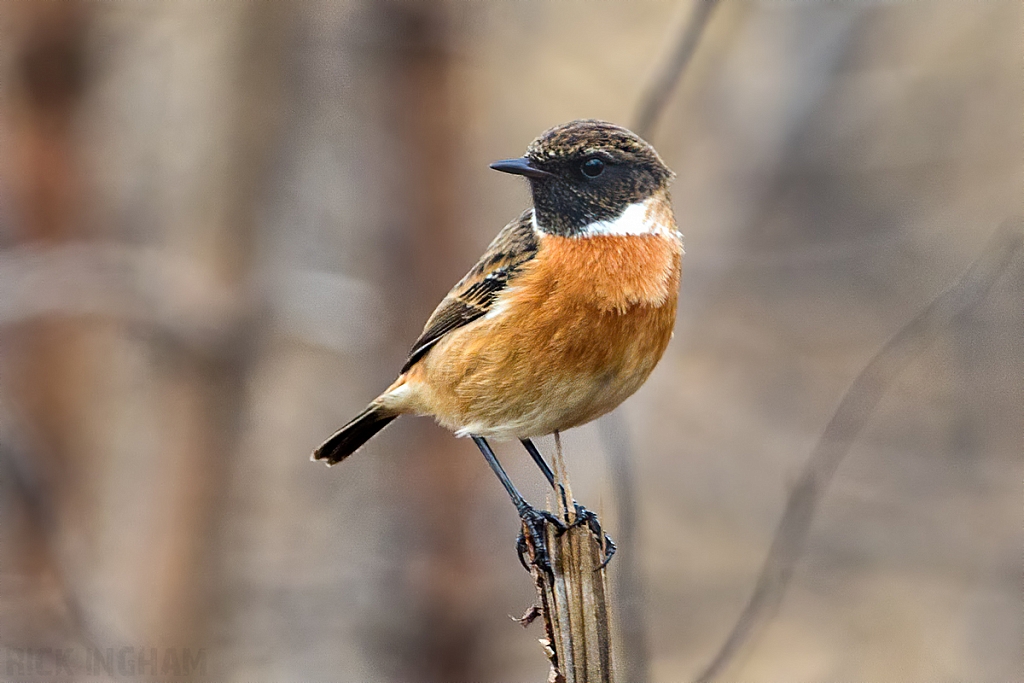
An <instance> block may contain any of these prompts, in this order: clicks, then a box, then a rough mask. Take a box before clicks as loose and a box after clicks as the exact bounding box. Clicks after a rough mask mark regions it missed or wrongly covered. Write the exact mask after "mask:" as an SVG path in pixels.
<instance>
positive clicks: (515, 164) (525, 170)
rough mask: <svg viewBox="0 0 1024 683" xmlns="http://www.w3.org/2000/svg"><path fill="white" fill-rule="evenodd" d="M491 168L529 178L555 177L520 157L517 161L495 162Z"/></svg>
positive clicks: (504, 160)
mask: <svg viewBox="0 0 1024 683" xmlns="http://www.w3.org/2000/svg"><path fill="white" fill-rule="evenodd" d="M491 168H493V169H494V170H495V171H501V172H502V173H512V174H514V175H524V176H526V177H527V178H551V177H553V176H554V174H553V173H548V172H547V171H544V170H542V169H539V168H537V167H536V166H534V165H533V164H532V163H530V160H529V159H527V158H526V157H518V158H516V159H503V160H502V161H495V162H494V163H493V164H491Z"/></svg>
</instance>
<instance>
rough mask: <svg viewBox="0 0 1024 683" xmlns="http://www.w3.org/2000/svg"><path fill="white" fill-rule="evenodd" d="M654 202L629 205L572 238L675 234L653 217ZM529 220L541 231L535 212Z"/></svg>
mask: <svg viewBox="0 0 1024 683" xmlns="http://www.w3.org/2000/svg"><path fill="white" fill-rule="evenodd" d="M654 201H655V198H654V197H650V198H648V199H646V200H644V201H642V202H636V203H635V204H630V205H629V206H627V207H626V208H625V209H623V211H622V213H620V214H619V215H618V216H616V217H615V218H611V219H608V220H605V221H594V222H593V223H591V224H590V225H588V226H587V227H585V228H583V230H581V231H580V232H578V233H576V234H575V235H574V237H594V236H597V235H670V234H672V233H673V232H675V231H674V230H673V228H672V226H671V225H665V224H664V223H663V222H662V221H659V220H657V218H656V217H655V216H657V215H658V214H659V213H660V212H658V211H652V210H651V209H652V208H653V207H652V206H651V204H652V203H653V202H654ZM531 220H532V221H533V227H534V229H535V230H541V231H543V228H542V227H540V226H539V225H537V214H536V212H534V213H533V215H532V216H531Z"/></svg>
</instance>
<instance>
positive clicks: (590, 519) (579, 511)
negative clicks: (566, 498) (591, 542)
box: [569, 500, 615, 569]
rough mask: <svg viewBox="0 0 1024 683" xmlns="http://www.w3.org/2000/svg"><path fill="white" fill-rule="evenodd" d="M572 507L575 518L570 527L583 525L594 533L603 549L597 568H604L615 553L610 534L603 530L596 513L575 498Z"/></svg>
mask: <svg viewBox="0 0 1024 683" xmlns="http://www.w3.org/2000/svg"><path fill="white" fill-rule="evenodd" d="M572 504H573V507H574V508H575V509H576V519H575V520H573V522H572V524H570V525H569V526H570V527H577V526H584V525H586V527H587V528H588V529H590V533H592V534H594V537H595V538H596V539H597V542H598V543H600V544H601V548H603V549H604V559H602V560H601V564H600V565H599V566H598V569H604V568H605V567H607V566H608V563H609V562H611V560H612V555H614V554H615V543H614V542H613V541H612V539H611V536H609V535H608V534H606V533H605V532H604V529H602V528H601V520H599V519H598V518H597V515H596V514H594V513H593V512H591V511H590V510H588V509H587V508H585V507H583V506H582V505H580V504H579V503H577V502H576V501H575V500H574V501H573V502H572Z"/></svg>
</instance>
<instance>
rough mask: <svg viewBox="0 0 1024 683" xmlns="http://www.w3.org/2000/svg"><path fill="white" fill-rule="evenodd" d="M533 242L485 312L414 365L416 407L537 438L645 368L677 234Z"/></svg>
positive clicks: (484, 429)
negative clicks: (528, 257) (529, 254)
mask: <svg viewBox="0 0 1024 683" xmlns="http://www.w3.org/2000/svg"><path fill="white" fill-rule="evenodd" d="M540 239H541V243H540V248H539V249H538V252H537V256H536V257H535V258H534V259H533V260H532V261H530V262H529V263H528V264H527V265H526V267H525V268H524V270H523V271H522V274H521V275H519V276H518V277H517V278H516V279H515V281H514V283H513V285H512V286H511V287H510V288H509V289H508V290H506V291H505V292H503V293H502V295H501V296H500V297H499V299H498V301H497V302H496V305H495V308H494V309H493V310H492V312H491V313H489V314H488V315H487V316H485V317H484V318H481V319H479V320H477V321H475V322H473V323H471V324H469V325H467V326H466V327H463V328H461V329H459V330H456V331H454V332H453V333H452V334H450V335H449V336H448V337H447V338H446V339H444V340H442V341H441V342H440V343H439V344H438V345H437V346H436V347H435V348H434V349H433V350H431V352H430V353H429V354H427V356H426V357H425V358H424V359H423V361H422V362H421V363H419V364H418V365H417V366H416V367H414V368H413V370H411V371H410V373H409V376H408V378H407V383H408V384H409V385H413V386H410V389H413V388H414V387H415V390H414V391H413V392H412V394H414V396H412V395H411V396H410V399H411V400H412V402H413V403H414V404H415V405H414V406H412V407H413V409H414V410H415V411H416V412H420V413H426V414H431V415H434V416H436V417H437V419H438V421H439V422H440V423H441V424H442V425H444V426H446V427H448V428H450V429H454V430H456V431H457V432H459V433H462V434H476V435H480V436H491V437H496V438H513V437H516V438H523V437H531V436H540V435H543V434H549V433H551V432H553V431H555V430H564V429H569V428H570V427H574V426H577V425H579V424H583V423H585V422H588V421H590V420H593V419H594V418H596V417H599V416H600V415H602V414H604V413H606V412H608V411H610V410H612V409H613V408H615V407H616V406H617V405H618V404H619V403H621V402H622V401H623V400H625V399H626V398H627V397H629V396H630V395H631V394H632V393H633V392H635V391H636V390H637V389H638V388H639V387H640V385H641V384H643V382H644V381H645V380H646V379H647V377H648V375H650V373H651V371H652V370H653V369H654V366H655V365H656V364H657V363H658V361H659V360H660V359H661V356H662V354H663V353H664V351H665V347H666V346H667V345H668V342H669V339H670V338H671V336H672V327H673V323H674V321H675V313H676V297H677V290H678V287H679V275H680V257H681V255H682V243H681V241H680V240H679V238H678V236H677V235H675V234H674V233H673V234H671V235H668V234H666V235H659V234H650V235H628V236H611V235H602V236H593V237H585V238H571V237H558V236H554V235H543V236H542V237H541V238H540Z"/></svg>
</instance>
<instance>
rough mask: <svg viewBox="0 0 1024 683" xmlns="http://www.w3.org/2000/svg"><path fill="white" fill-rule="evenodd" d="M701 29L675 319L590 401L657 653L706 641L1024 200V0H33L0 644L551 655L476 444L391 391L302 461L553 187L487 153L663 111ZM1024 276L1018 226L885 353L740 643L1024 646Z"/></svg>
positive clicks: (588, 482)
mask: <svg viewBox="0 0 1024 683" xmlns="http://www.w3.org/2000/svg"><path fill="white" fill-rule="evenodd" d="M711 10H713V11H711ZM695 24H696V25H697V26H698V28H701V29H702V30H700V31H699V36H697V37H696V42H695V43H694V44H693V52H692V59H691V60H690V61H689V62H688V64H687V65H686V68H685V70H684V71H683V72H682V73H681V74H680V77H679V78H678V79H677V82H676V83H674V84H673V85H672V87H669V88H666V89H664V90H663V94H664V97H663V100H664V107H663V108H661V109H659V110H658V116H657V117H656V120H653V121H651V122H649V125H647V124H645V125H644V133H645V134H646V135H647V137H648V139H649V140H650V141H651V142H652V143H653V144H654V145H655V146H656V147H657V149H658V150H659V152H660V153H661V155H662V157H663V158H664V159H665V161H666V162H667V163H668V165H669V166H670V167H671V168H673V169H674V170H675V171H676V172H677V174H678V177H677V179H676V182H675V185H674V189H673V196H674V201H675V210H676V215H677V218H678V220H679V224H680V226H681V228H682V230H683V232H684V234H685V241H686V251H687V255H686V257H685V259H684V266H683V283H682V291H681V298H680V306H681V307H680V313H679V319H678V324H677V327H676V334H675V339H674V341H673V343H672V345H671V346H670V347H669V350H668V352H667V354H666V356H665V358H664V360H663V361H662V362H661V365H660V366H659V367H658V369H657V370H656V372H655V373H654V375H653V376H652V377H651V379H650V380H649V381H648V383H647V384H646V385H645V386H644V388H643V389H641V390H640V392H639V393H638V394H637V395H636V396H634V397H633V398H632V399H631V400H630V401H628V402H627V403H626V404H625V405H623V406H622V407H621V408H620V409H619V410H618V411H617V412H616V413H615V414H613V415H612V416H611V417H610V418H605V420H604V421H603V424H595V425H588V426H586V427H583V428H580V429H577V430H574V431H572V432H570V433H568V434H566V435H565V438H564V443H565V446H566V456H567V462H568V466H569V470H570V475H571V478H572V481H573V485H574V491H575V493H576V495H577V498H579V499H580V500H581V501H582V502H584V503H585V504H586V505H587V506H588V507H590V508H591V509H593V510H595V511H598V512H599V513H600V514H601V516H602V519H603V520H604V522H605V525H606V527H607V528H608V530H609V533H610V534H611V535H612V536H613V537H614V538H616V539H618V540H621V541H622V544H621V545H622V547H621V550H620V553H619V555H618V556H616V558H615V560H613V562H612V564H611V568H610V571H611V578H612V581H613V584H614V586H615V587H616V590H617V594H616V599H617V600H618V602H619V605H618V611H617V613H616V617H617V624H618V626H619V643H620V644H619V647H618V654H617V656H618V662H619V665H620V670H621V672H622V679H623V681H627V682H629V683H634V682H637V681H646V680H650V681H660V682H666V683H669V682H671V683H675V682H680V681H686V680H690V679H692V678H694V677H695V676H697V675H698V673H699V671H700V670H701V668H702V667H703V666H704V665H705V664H707V662H708V661H709V660H710V659H711V658H712V657H713V655H714V654H715V652H716V650H717V649H718V647H719V646H720V645H721V643H722V641H723V640H724V639H725V637H726V635H727V633H728V632H729V630H730V628H731V627H732V625H733V624H734V622H735V621H736V619H737V617H738V615H739V614H740V611H741V610H742V608H743V606H744V604H745V603H746V601H747V600H748V598H749V596H750V592H751V590H752V588H753V585H754V583H755V581H756V578H757V574H758V571H759V569H760V566H761V563H762V562H763V559H764V557H765V553H766V552H767V550H768V547H769V545H770V543H771V540H772V535H773V533H774V531H775V528H776V525H777V524H778V522H779V519H780V517H781V515H782V512H783V509H784V507H785V505H786V499H787V495H788V493H789V491H790V489H791V488H792V486H793V483H794V481H795V480H796V478H797V477H798V476H799V473H800V468H801V467H802V466H803V464H804V462H805V461H806V460H807V457H808V455H809V453H810V452H811V451H812V449H813V447H814V444H815V443H816V442H817V440H818V438H819V436H820V434H821V432H822V430H823V428H824V426H825V424H826V423H827V422H828V420H829V418H830V417H831V415H832V413H833V412H834V410H835V408H836V406H837V404H838V403H839V401H840V399H841V398H842V396H843V394H844V392H845V390H846V388H847V387H848V385H849V384H850V382H851V381H852V380H853V379H854V378H855V377H856V376H857V374H858V372H859V371H860V370H861V369H862V368H863V367H864V366H865V364H866V363H867V362H868V361H869V360H870V359H871V357H872V356H873V355H874V354H875V352H876V351H877V350H878V349H879V348H880V347H881V346H882V345H883V344H884V343H885V341H886V340H887V339H888V338H889V337H890V336H891V335H893V334H894V333H895V332H897V331H898V330H899V329H900V328H901V327H902V326H903V325H904V324H905V323H906V322H907V321H908V320H910V319H911V318H912V317H913V316H914V315H916V314H917V313H918V312H919V311H920V310H922V309H923V308H924V307H925V306H926V305H927V304H928V303H929V302H930V301H931V300H932V299H934V298H935V296H937V295H938V294H939V293H940V292H941V291H943V290H944V289H945V288H946V287H948V286H949V285H950V284H952V283H953V282H954V281H955V280H956V279H957V278H958V277H959V275H960V274H961V273H962V272H963V271H964V270H965V268H966V267H967V266H968V264H969V263H970V262H971V261H972V260H973V259H974V258H975V257H976V256H977V255H978V254H979V253H980V252H981V251H982V249H983V248H984V245H985V244H986V243H987V242H988V240H989V238H990V236H991V235H992V234H993V231H994V230H995V228H996V226H997V225H999V224H1000V223H1001V222H1002V221H1003V220H1004V219H1005V218H1007V217H1008V216H1011V215H1014V214H1020V213H1022V199H1024V193H1022V187H1024V183H1022V180H1024V178H1022V175H1024V166H1022V150H1024V131H1022V126H1024V117H1022V111H1024V88H1022V87H1021V86H1022V80H1021V79H1022V71H1021V64H1022V59H1024V31H1022V27H1024V6H1022V5H1021V4H1020V3H1019V2H1018V1H1017V0H1004V1H1000V0H989V1H986V2H972V3H916V2H877V3H863V2H761V3H757V2H739V1H732V0H726V1H725V2H722V3H721V4H719V5H718V6H717V7H714V8H703V9H701V8H700V7H699V6H698V5H697V4H696V2H694V0H685V1H682V2H633V3H629V4H628V5H627V4H626V3H618V4H613V3H582V2H567V3H543V2H492V3H486V4H484V3H475V2H418V3H413V2H411V1H409V2H400V1H398V0H361V1H354V2H330V3H325V2H306V3H280V4H275V3H249V2H217V3H212V2H208V3H185V2H178V3H174V2H165V3H114V2H106V3H103V2H99V3H97V2H92V3H81V4H76V3H49V2H22V3H16V2H8V3H3V4H2V5H0V457H2V461H0V648H5V649H4V650H3V652H0V658H3V659H4V661H3V662H0V666H5V667H6V668H4V669H0V680H5V681H6V680H7V679H11V680H15V679H17V680H23V679H24V680H42V678H41V677H40V676H41V675H42V674H41V673H40V672H45V671H53V670H54V666H55V664H54V663H53V662H50V663H46V662H44V659H45V657H48V656H49V655H46V654H41V655H39V663H40V666H39V667H37V668H35V669H31V668H30V670H26V671H27V672H26V671H23V670H21V669H18V668H17V667H14V668H12V666H11V664H10V662H11V658H12V657H13V656H15V655H17V656H19V657H20V656H21V654H24V653H25V652H28V648H32V652H36V653H46V652H49V651H51V650H52V651H55V649H69V650H70V651H71V653H72V660H73V661H72V662H71V664H70V666H71V669H73V673H69V674H68V675H65V676H63V678H62V680H64V679H67V680H72V679H88V680H101V679H102V677H99V676H98V675H97V673H96V670H95V668H93V669H89V668H88V666H87V662H86V661H85V657H86V653H87V652H88V651H89V648H99V649H101V650H105V649H106V648H122V647H126V646H132V647H136V648H150V647H160V648H184V647H189V648H191V651H192V652H193V653H195V652H197V651H199V649H202V651H203V653H204V656H205V659H204V664H205V671H204V672H203V673H205V675H204V676H203V678H204V679H206V680H218V681H235V680H237V681H252V680H265V681H352V682H362V683H371V682H375V681H416V682H418V681H423V682H431V683H433V682H439V683H440V682H447V683H455V682H462V681H510V682H511V681H541V680H544V679H545V677H546V675H547V667H546V659H545V657H544V656H543V654H542V652H541V650H540V647H539V645H538V644H537V638H539V637H541V635H542V632H541V629H540V626H539V625H536V624H535V625H534V626H533V627H531V628H530V629H523V628H521V627H520V626H519V625H517V624H516V623H514V622H513V621H511V620H510V619H509V615H514V616H518V615H520V614H522V613H523V612H524V611H525V610H526V609H527V608H528V607H529V606H530V605H531V604H532V602H533V599H534V589H533V585H532V582H531V580H530V578H529V576H528V575H527V574H526V573H525V572H524V571H523V570H522V568H521V567H520V566H519V564H518V562H517V561H516V559H515V552H514V538H515V535H516V532H517V525H518V523H517V519H516V515H515V513H514V510H513V509H512V507H511V506H510V505H509V503H508V500H507V499H506V497H505V494H504V492H503V491H502V490H501V488H500V486H499V484H498V483H497V481H496V480H495V479H494V477H493V475H492V474H491V473H490V472H489V470H488V469H487V467H486V465H485V464H484V463H483V461H482V459H481V458H480V456H479V454H478V453H477V452H476V450H475V448H474V447H473V445H472V443H471V442H467V441H466V440H456V439H454V438H453V437H452V436H451V435H450V434H448V433H447V432H444V431H443V430H441V429H439V428H437V427H436V426H434V425H433V424H432V423H431V422H430V421H429V420H427V419H417V418H404V419H402V420H400V421H398V422H397V423H396V424H395V425H394V426H393V427H392V428H390V429H389V430H387V431H386V432H384V433H383V434H382V435H381V436H380V437H379V438H377V439H375V440H374V441H372V442H371V443H370V444H369V445H368V446H367V447H366V448H365V450H364V451H361V452H360V453H359V454H358V457H354V458H352V459H351V460H349V461H346V462H345V463H344V465H343V466H339V467H336V468H333V469H331V470H327V469H326V468H324V467H323V466H322V465H319V464H311V463H310V462H309V461H308V454H309V452H310V451H311V449H312V448H314V447H315V446H316V445H317V444H318V443H319V442H320V441H321V440H322V439H323V438H325V437H326V436H327V435H329V434H330V433H331V432H332V431H333V430H334V429H335V428H337V427H338V426H340V425H341V424H342V423H343V422H345V421H346V420H347V419H348V418H349V417H351V416H352V415H354V414H355V413H356V412H357V411H358V410H359V409H361V408H362V407H363V406H364V405H365V403H366V402H367V401H368V400H369V399H371V398H372V397H374V396H375V395H376V394H377V393H378V392H379V391H380V390H381V389H382V388H383V387H385V386H386V385H387V384H388V383H389V382H390V381H391V380H392V379H393V376H394V374H395V372H396V371H397V369H398V368H399V367H400V366H401V364H402V362H403V360H404V358H405V354H406V352H407V351H408V349H409V346H410V344H411V343H412V341H413V340H414V339H415V337H416V336H417V333H418V332H419V330H420V328H421V326H422V324H423V321H424V320H425V319H426V317H427V315H428V314H429V313H430V311H431V310H432V309H433V307H434V305H435V304H436V303H437V302H438V301H439V300H440V298H441V297H442V296H443V295H444V294H445V292H446V291H447V290H448V288H449V287H450V286H451V285H452V284H453V283H454V282H455V281H457V280H458V279H459V278H460V277H461V276H462V274H463V273H464V272H465V271H466V270H467V269H468V268H469V267H470V266H471V265H472V264H473V263H474V261H475V259H476V257H477V256H478V255H479V254H480V253H481V252H482V250H483V249H484V248H485V246H486V245H487V243H488V242H489V241H490V239H491V238H492V237H493V236H494V235H495V234H496V233H497V231H498V230H499V229H500V228H501V227H502V226H503V225H504V224H505V223H506V222H507V221H508V220H510V219H511V218H513V217H514V216H516V215H517V214H518V212H519V211H521V210H522V209H523V208H525V207H526V206H527V205H528V202H529V196H528V192H527V188H526V185H525V183H524V182H522V181H520V180H517V179H515V178H511V177H508V176H504V175H502V174H498V173H494V172H492V171H489V170H488V169H487V164H488V163H489V162H491V161H493V160H496V159H500V158H505V157H511V156H517V155H519V154H521V153H522V152H523V151H524V150H525V147H526V145H527V144H528V143H529V142H530V140H531V139H533V138H534V137H535V136H536V135H538V134H539V133H541V132H542V131H543V130H545V129H546V128H548V127H550V126H552V125H555V124H557V123H561V122H564V121H567V120H570V119H574V118H581V117H594V118H602V119H607V120H611V121H614V122H617V123H621V124H624V125H635V124H636V123H637V122H638V121H639V118H638V117H640V116H641V108H642V103H643V102H644V101H645V99H644V98H645V97H647V98H650V97H651V93H652V88H657V82H658V81H659V78H660V77H661V76H660V74H664V73H666V71H665V70H666V69H667V68H669V65H670V64H671V62H672V61H673V59H674V55H677V54H678V50H679V45H680V41H681V40H682V37H683V36H685V35H686V33H687V31H688V30H689V29H688V27H692V26H694V25H695ZM648 101H649V100H648ZM1022 301H1024V266H1022V264H1021V261H1020V259H1017V260H1016V261H1014V262H1013V263H1012V264H1011V266H1010V267H1009V268H1008V269H1007V271H1006V273H1005V275H1004V276H1003V277H1001V278H999V280H998V281H997V282H996V283H995V284H994V286H993V288H992V290H991V291H990V292H989V294H988V295H987V296H986V297H985V299H984V300H983V302H982V303H981V304H980V305H978V306H977V307H975V308H973V309H972V310H971V311H970V312H969V314H967V315H966V316H963V317H961V318H960V319H959V320H958V321H957V323H956V324H955V325H953V326H952V327H951V328H950V329H948V330H946V331H944V332H943V333H941V334H940V335H939V337H938V339H937V340H936V341H935V343H933V344H931V345H929V346H928V347H927V348H926V349H925V350H924V351H923V352H922V353H920V354H919V355H918V356H917V357H916V358H915V359H914V360H913V362H912V363H911V364H910V365H909V366H908V367H907V368H906V369H905V370H904V371H903V372H901V373H899V374H898V375H897V376H894V377H892V378H891V384H890V385H889V388H888V391H887V392H886V394H885V395H884V398H883V399H882V401H881V402H880V404H879V405H878V408H877V410H876V412H875V413H874V414H873V417H872V418H871V420H870V421H869V422H868V424H867V426H866V428H865V429H864V431H863V432H862V433H861V434H860V435H859V437H858V439H857V440H856V442H855V443H854V445H853V448H852V449H851V451H850V453H849V455H848V457H847V458H846V459H845V460H844V462H843V463H842V466H841V467H840V469H839V470H838V472H837V474H836V476H835V479H834V481H833V482H832V484H831V486H830V488H829V489H828V490H827V492H826V493H825V496H824V498H823V500H822V504H821V507H820V510H819V512H818V514H817V516H816V517H815V519H814V523H813V525H812V527H811V531H810V534H809V537H808V541H807V545H806V548H805V550H804V553H803V555H802V556H801V558H800V560H799V562H798V563H797V565H796V567H795V571H794V575H793V579H792V584H791V586H790V588H789V591H788V592H787V593H786V594H785V596H784V599H783V601H782V603H781V607H780V609H779V611H778V613H777V614H776V615H775V618H774V619H773V620H772V621H771V622H770V624H768V626H767V628H766V629H765V630H764V633H763V637H762V638H760V639H758V640H757V641H756V642H754V643H752V644H751V646H750V647H749V648H747V649H745V650H744V652H743V654H742V656H741V657H740V658H738V659H737V660H736V661H734V662H732V664H731V666H730V667H729V669H728V671H727V673H726V675H725V677H724V680H744V681H751V682H757V681H764V682H775V681H789V682H799V681H807V682H809V683H813V682H818V681H829V680H848V681H879V682H882V681H901V682H909V681H1015V680H1024V662H1022V657H1024V655H1022V650H1021V643H1022V642H1024V610H1022V609H1021V592H1020V587H1021V582H1022V580H1024V576H1022V564H1021V549H1022V548H1024V506H1022V505H1021V500H1022V499H1021V493H1022V491H1021V486H1022V481H1024V458H1022V451H1024V306H1022V303H1021V302H1022ZM540 445H541V447H542V450H545V451H546V452H547V453H551V452H552V449H553V446H552V441H551V440H550V439H544V440H542V443H541V444H540ZM498 454H499V456H501V457H503V459H504V461H505V464H506V466H507V468H508V469H509V471H510V474H511V475H512V477H513V479H515V480H516V481H517V482H518V483H519V484H520V487H521V488H522V489H523V491H524V492H525V493H526V495H527V497H528V498H530V499H531V500H533V501H534V502H537V503H540V502H542V501H543V500H544V497H545V495H546V492H545V489H544V487H543V486H542V484H543V481H542V479H541V478H540V476H539V474H538V473H537V472H536V470H535V468H534V467H533V465H532V464H531V463H530V462H529V461H528V459H527V458H525V457H523V455H524V453H523V452H522V449H521V448H519V447H518V445H517V444H500V445H499V448H498ZM47 648H50V650H47ZM18 653H21V654H18ZM17 661H18V662H21V661H23V660H21V659H19V660H17ZM32 661H35V660H34V659H32V656H29V663H30V665H31V662H32ZM18 666H20V664H19V665H18ZM56 670H57V672H58V673H60V672H61V671H62V669H59V668H58V669H56ZM33 672H35V673H33ZM143 673H145V671H144V672H143ZM146 675H148V674H146ZM33 676H35V677H33ZM121 678H125V676H121ZM127 678H131V676H127ZM163 678H169V676H163ZM181 678H182V679H185V678H189V677H188V676H186V675H184V674H183V676H182V677H181Z"/></svg>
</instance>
